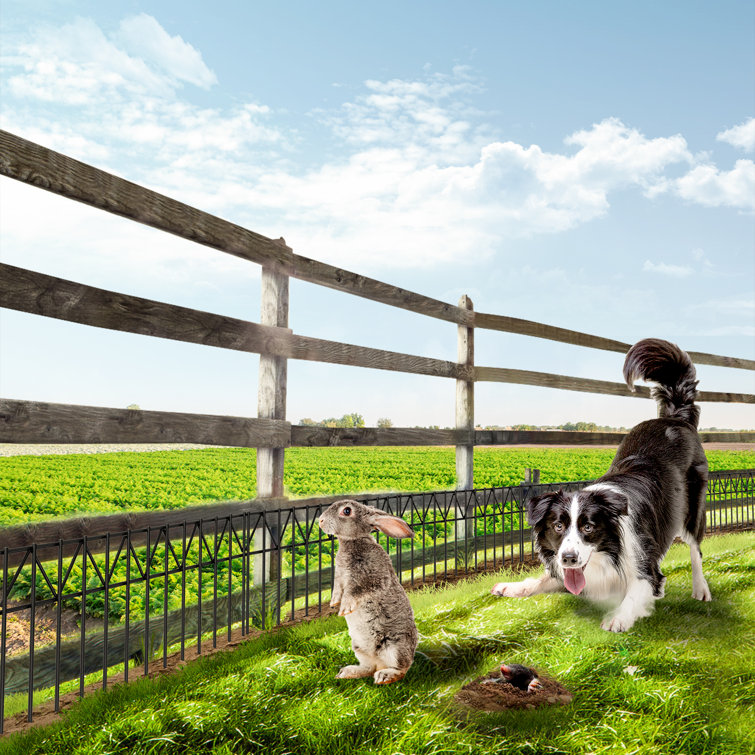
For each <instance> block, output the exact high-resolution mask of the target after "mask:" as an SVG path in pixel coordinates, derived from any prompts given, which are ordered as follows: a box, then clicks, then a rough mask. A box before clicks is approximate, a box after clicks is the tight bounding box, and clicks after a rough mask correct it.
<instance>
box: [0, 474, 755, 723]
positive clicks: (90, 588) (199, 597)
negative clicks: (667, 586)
mask: <svg viewBox="0 0 755 755" xmlns="http://www.w3.org/2000/svg"><path fill="white" fill-rule="evenodd" d="M585 484H587V483H585V482H568V483H560V484H551V485H537V484H523V485H520V486H516V487H506V488H485V489H478V490H464V491H443V492H434V493H417V494H395V495H384V496H376V497H371V498H365V497H363V496H360V497H359V498H360V499H361V500H363V502H365V503H367V504H369V505H372V506H376V507H378V508H381V509H383V510H385V511H388V512H389V513H391V514H394V515H397V516H401V517H403V518H404V519H405V520H406V521H407V522H409V524H410V525H411V526H412V528H413V529H414V532H415V536H414V538H413V539H411V540H409V539H407V540H402V541H397V540H393V539H390V538H386V537H385V536H383V535H379V540H380V542H381V543H382V545H383V546H384V547H385V548H386V549H387V550H388V552H389V553H390V555H391V558H392V560H393V563H394V566H395V568H396V571H397V573H398V574H399V575H400V578H401V580H402V582H403V583H404V584H405V585H406V586H407V587H414V586H421V585H422V584H426V583H437V582H442V581H445V580H449V579H454V578H457V577H462V576H465V575H469V574H473V573H475V572H477V571H483V570H492V569H499V568H501V567H502V566H509V565H512V564H515V563H522V562H524V561H527V560H529V559H532V558H534V549H533V547H532V542H531V538H530V530H529V528H528V526H527V523H526V517H525V515H524V513H523V505H524V501H525V500H526V499H527V497H528V496H531V495H536V494H538V493H541V492H546V491H548V490H555V489H559V488H563V489H565V490H574V489H578V488H580V487H582V486H584V485H585ZM327 505H328V503H322V502H318V503H316V504H311V503H308V502H306V501H301V502H292V504H291V506H290V507H287V508H276V509H274V510H264V508H262V507H260V504H259V502H248V503H246V504H245V503H243V502H241V503H239V504H238V505H237V507H234V508H233V510H232V511H231V512H228V508H227V507H226V508H225V509H224V513H223V515H222V516H210V517H205V518H200V517H199V515H195V517H194V518H191V519H186V520H185V521H181V522H179V523H175V522H172V523H166V524H163V525H159V526H153V527H144V528H139V529H130V530H127V531H124V532H119V533H113V532H106V533H104V534H99V535H98V534H87V535H84V536H82V537H78V538H72V539H66V540H63V539H61V540H58V541H57V542H39V543H37V542H34V543H32V544H28V545H25V546H23V547H4V548H2V550H0V566H1V567H2V584H0V590H2V592H1V593H0V612H1V614H0V615H1V623H2V627H1V630H2V635H1V637H0V732H1V731H2V721H3V719H4V718H5V716H6V715H11V714H12V713H17V712H19V711H24V710H25V711H26V714H27V718H28V720H29V721H31V720H32V713H33V709H34V707H35V705H38V704H39V703H40V702H42V701H44V700H51V701H54V706H55V709H56V710H58V709H59V705H60V698H61V695H62V694H66V693H71V692H74V693H76V692H78V694H79V695H84V694H85V691H86V690H87V689H89V688H93V689H94V688H106V687H107V686H108V684H109V683H112V682H113V680H114V679H117V680H119V681H128V679H129V678H130V677H133V676H134V675H137V674H148V673H149V672H150V671H151V670H155V667H156V666H157V667H159V666H163V667H167V665H168V661H169V658H170V659H171V660H175V658H178V657H180V659H181V660H183V659H185V658H186V657H187V656H190V657H194V656H195V655H199V654H202V653H203V652H207V651H208V650H209V649H210V648H216V647H217V646H218V644H219V643H220V644H221V645H222V644H225V643H227V642H231V641H235V640H238V639H240V638H242V637H244V636H246V635H248V634H250V633H252V632H256V631H259V630H264V629H267V628H270V627H273V626H277V625H280V624H281V623H283V622H286V621H292V620H298V619H300V618H303V617H306V616H311V615H317V614H319V613H320V612H322V611H323V609H324V608H326V607H327V605H328V601H329V599H330V591H331V585H332V579H333V568H334V565H333V557H334V555H335V550H336V544H335V542H334V540H333V538H332V537H330V536H327V535H325V534H324V533H322V532H321V530H320V528H319V527H318V526H317V519H318V517H319V516H320V514H321V513H322V511H323V509H324V508H325V507H326V506H327ZM753 526H755V470H740V471H727V472H715V473H712V474H711V479H710V482H709V496H708V530H709V532H718V531H725V530H731V529H737V528H742V529H749V528H752V527H753ZM1 538H2V533H0V543H1V542H2V539H1Z"/></svg>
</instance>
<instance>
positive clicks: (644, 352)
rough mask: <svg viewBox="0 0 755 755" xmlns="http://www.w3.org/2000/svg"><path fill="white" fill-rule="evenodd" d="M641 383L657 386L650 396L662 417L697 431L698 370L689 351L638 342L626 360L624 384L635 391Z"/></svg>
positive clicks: (654, 342)
mask: <svg viewBox="0 0 755 755" xmlns="http://www.w3.org/2000/svg"><path fill="white" fill-rule="evenodd" d="M638 379H639V380H650V381H652V382H654V383H656V384H657V385H655V386H653V388H651V389H650V395H651V396H652V397H653V398H654V399H655V401H656V403H657V404H658V416H659V417H674V418H675V419H683V420H685V421H686V422H689V423H690V424H691V425H692V426H693V427H697V423H698V420H699V419H700V408H699V407H698V406H697V405H696V404H695V395H696V393H697V390H696V389H697V380H696V373H695V366H694V365H693V364H692V360H691V359H690V358H689V355H688V354H687V352H686V351H682V350H681V349H680V348H679V347H678V346H676V345H675V344H673V343H669V342H668V341H662V340H661V339H659V338H645V339H644V340H642V341H638V342H637V343H636V344H635V345H634V346H632V348H631V349H629V351H628V352H627V356H626V359H625V360H624V380H626V381H627V385H628V386H629V387H630V389H631V390H634V381H635V380H638Z"/></svg>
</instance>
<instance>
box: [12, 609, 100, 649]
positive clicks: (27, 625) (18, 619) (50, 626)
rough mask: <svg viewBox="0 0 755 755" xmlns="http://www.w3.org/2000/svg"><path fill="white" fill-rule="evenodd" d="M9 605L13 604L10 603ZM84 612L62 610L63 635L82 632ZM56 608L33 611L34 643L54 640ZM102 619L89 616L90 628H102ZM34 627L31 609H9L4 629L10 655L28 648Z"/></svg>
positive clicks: (45, 643)
mask: <svg viewBox="0 0 755 755" xmlns="http://www.w3.org/2000/svg"><path fill="white" fill-rule="evenodd" d="M8 607H9V608H12V606H11V605H10V604H9V606H8ZM80 619H81V615H80V614H79V613H77V612H76V611H73V610H71V609H68V608H64V609H63V610H62V611H61V612H60V636H61V638H65V637H66V636H67V635H72V634H74V633H78V632H80V631H81V630H80ZM57 626H58V618H57V611H56V609H55V608H54V607H52V606H43V607H41V608H37V609H36V610H35V612H34V647H35V648H37V649H39V648H40V647H43V646H44V645H50V644H52V643H53V642H55V638H56V637H57ZM101 628H102V621H101V620H98V619H92V618H89V617H87V631H89V630H93V629H101ZM30 629H31V610H30V609H26V610H25V611H18V612H16V613H9V614H8V619H7V626H6V632H5V642H6V648H7V653H8V656H12V655H18V654H19V653H24V652H27V651H28V650H29V644H30V643H29V640H30Z"/></svg>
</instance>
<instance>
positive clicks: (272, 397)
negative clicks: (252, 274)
mask: <svg viewBox="0 0 755 755" xmlns="http://www.w3.org/2000/svg"><path fill="white" fill-rule="evenodd" d="M281 244H282V245H284V246H285V241H284V240H283V239H281ZM261 309H262V311H261V315H260V324H261V325H273V326H275V327H278V328H288V275H286V274H285V273H282V272H280V271H279V270H276V269H274V268H272V267H268V266H263V268H262V305H261ZM286 379H287V360H286V358H285V357H278V356H268V355H265V354H261V355H260V368H259V391H258V395H257V416H258V417H259V418H260V419H286ZM284 457H285V449H284V448H258V449H257V498H258V499H263V500H264V499H272V501H271V502H273V503H274V505H280V502H281V499H282V498H283V466H284ZM280 535H281V533H280V532H278V530H277V522H272V521H268V522H267V526H266V527H262V528H261V531H260V532H258V533H257V535H256V537H255V542H254V550H264V551H265V554H264V557H263V555H262V554H261V553H259V554H257V555H255V557H254V584H256V585H259V584H262V583H263V582H269V581H270V580H272V579H276V578H277V577H278V576H279V574H280V550H279V549H278V548H273V544H274V543H276V542H278V541H279V538H280Z"/></svg>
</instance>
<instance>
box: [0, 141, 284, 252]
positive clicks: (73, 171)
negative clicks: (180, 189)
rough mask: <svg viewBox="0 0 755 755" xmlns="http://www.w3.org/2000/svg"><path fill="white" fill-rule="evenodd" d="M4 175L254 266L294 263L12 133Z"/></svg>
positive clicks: (5, 144)
mask: <svg viewBox="0 0 755 755" xmlns="http://www.w3.org/2000/svg"><path fill="white" fill-rule="evenodd" d="M0 173H2V174H3V175H6V176H8V177H10V178H15V179H16V180H18V181H22V182H24V183H27V184H31V185H33V186H38V187H39V188H41V189H45V190H47V191H51V192H53V193H54V194H60V195H61V196H64V197H68V198H69V199H75V200H76V201H78V202H83V203H84V204H87V205H90V206H91V207H97V208H99V209H101V210H106V211H107V212H111V213H113V214H115V215H121V216H122V217H126V218H129V219H131V220H136V221H137V222H139V223H143V224H144V225H148V226H152V227H153V228H157V229H159V230H161V231H167V232H168V233H172V234H174V235H176V236H181V237H182V238H185V239H188V240H190V241H195V242H197V243H199V244H203V245H204V246H209V247H212V248H213V249H219V250H220V251H222V252H227V253H228V254H232V255H234V256H236V257H241V258H243V259H246V260H250V261H252V262H257V263H260V264H264V263H268V264H269V263H276V262H286V261H287V260H289V259H290V258H291V250H290V249H288V247H285V246H282V245H280V244H279V243H276V242H275V241H273V240H272V239H269V238H266V237H265V236H262V235H260V234H258V233H254V232H252V231H249V230H247V229H246V228H242V227H241V226H238V225H235V224H234V223H230V222H229V221H227V220H223V219H221V218H218V217H216V216H214V215H210V214H209V213H207V212H202V211H201V210H197V209H195V208H193V207H190V206H189V205H186V204H184V203H183V202H178V201H176V200H175V199H171V198H169V197H166V196H164V195H162V194H158V193H157V192H155V191H151V190H150V189H145V188H144V187H142V186H139V185H138V184H135V183H131V182H130V181H126V180H124V179H123V178H118V177H117V176H114V175H112V174H111V173H107V172H106V171H104V170H99V169H97V168H94V167H92V166H91V165H87V164H86V163H82V162H79V161H78V160H73V159H72V158H70V157H66V156H65V155H62V154H60V153H59V152H55V151H53V150H51V149H47V148H45V147H42V146H40V145H39V144H34V143H33V142H30V141H27V140H26V139H22V138H21V137H20V136H16V135H15V134H11V133H8V132H7V131H0Z"/></svg>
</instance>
